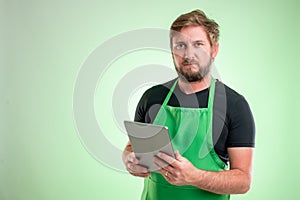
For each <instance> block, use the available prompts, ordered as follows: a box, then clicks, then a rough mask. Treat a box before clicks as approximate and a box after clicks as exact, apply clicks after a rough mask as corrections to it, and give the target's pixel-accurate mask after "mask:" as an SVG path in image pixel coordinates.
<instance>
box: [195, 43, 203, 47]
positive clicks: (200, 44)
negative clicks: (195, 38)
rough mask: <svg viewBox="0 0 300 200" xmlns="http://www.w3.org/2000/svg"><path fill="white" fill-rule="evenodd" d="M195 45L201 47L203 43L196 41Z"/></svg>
mask: <svg viewBox="0 0 300 200" xmlns="http://www.w3.org/2000/svg"><path fill="white" fill-rule="evenodd" d="M194 45H195V47H201V46H202V45H203V44H202V43H201V42H196V43H195V44H194Z"/></svg>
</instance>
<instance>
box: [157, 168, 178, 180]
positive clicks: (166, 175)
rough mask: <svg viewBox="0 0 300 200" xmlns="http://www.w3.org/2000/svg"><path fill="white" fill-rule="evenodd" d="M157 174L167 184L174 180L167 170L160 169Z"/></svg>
mask: <svg viewBox="0 0 300 200" xmlns="http://www.w3.org/2000/svg"><path fill="white" fill-rule="evenodd" d="M159 172H160V173H161V175H162V176H163V177H165V179H166V180H167V181H168V182H170V183H171V182H172V181H174V180H175V178H174V177H173V175H172V173H171V172H170V171H168V170H165V169H161V170H159Z"/></svg>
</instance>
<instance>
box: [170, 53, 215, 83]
mask: <svg viewBox="0 0 300 200" xmlns="http://www.w3.org/2000/svg"><path fill="white" fill-rule="evenodd" d="M212 62H213V60H212V59H211V58H209V60H208V61H206V62H205V63H202V64H200V63H199V62H197V61H196V60H190V59H185V60H184V61H183V62H182V63H181V64H179V66H178V67H175V68H176V71H177V74H178V76H179V78H180V79H181V80H183V81H184V82H195V81H201V80H203V78H204V77H205V76H206V75H207V74H208V73H209V72H210V66H211V64H212ZM186 65H193V66H196V67H197V70H196V71H193V70H192V69H191V68H190V66H186Z"/></svg>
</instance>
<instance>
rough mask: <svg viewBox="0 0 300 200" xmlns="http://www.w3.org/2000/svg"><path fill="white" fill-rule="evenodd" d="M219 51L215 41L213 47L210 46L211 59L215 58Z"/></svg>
mask: <svg viewBox="0 0 300 200" xmlns="http://www.w3.org/2000/svg"><path fill="white" fill-rule="evenodd" d="M218 52H219V43H216V44H215V45H214V46H213V47H212V55H211V57H212V59H215V58H216V57H217V55H218Z"/></svg>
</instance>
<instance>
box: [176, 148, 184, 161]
mask: <svg viewBox="0 0 300 200" xmlns="http://www.w3.org/2000/svg"><path fill="white" fill-rule="evenodd" d="M175 158H176V160H179V161H181V160H182V158H183V157H182V156H181V155H180V153H179V151H178V150H176V151H175Z"/></svg>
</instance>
